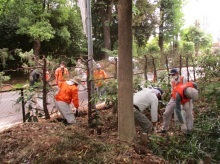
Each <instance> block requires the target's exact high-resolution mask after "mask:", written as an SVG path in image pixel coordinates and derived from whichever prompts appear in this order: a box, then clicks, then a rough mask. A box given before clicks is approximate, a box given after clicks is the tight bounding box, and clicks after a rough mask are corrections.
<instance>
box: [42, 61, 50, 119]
mask: <svg viewBox="0 0 220 164" xmlns="http://www.w3.org/2000/svg"><path fill="white" fill-rule="evenodd" d="M43 61H44V65H43V108H44V113H45V118H46V119H50V114H49V112H48V109H47V81H46V71H47V61H46V59H45V57H44V58H43Z"/></svg>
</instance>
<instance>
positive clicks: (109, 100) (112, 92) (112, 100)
mask: <svg viewBox="0 0 220 164" xmlns="http://www.w3.org/2000/svg"><path fill="white" fill-rule="evenodd" d="M104 87H105V88H106V90H105V94H104V95H103V96H104V98H105V103H106V105H112V106H113V107H112V108H113V113H116V111H117V108H118V81H117V80H111V81H108V82H107V83H105V85H104Z"/></svg>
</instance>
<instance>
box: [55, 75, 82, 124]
mask: <svg viewBox="0 0 220 164" xmlns="http://www.w3.org/2000/svg"><path fill="white" fill-rule="evenodd" d="M80 83H81V80H80V79H79V78H77V77H74V78H73V79H70V80H68V81H65V82H62V83H59V84H58V85H59V87H60V90H59V92H58V94H57V95H55V99H56V106H57V108H58V110H59V111H60V113H61V115H62V116H63V117H64V119H65V120H64V123H66V124H74V123H76V119H75V115H74V113H73V111H72V109H71V106H70V104H71V103H72V104H73V105H74V107H75V108H76V111H78V107H79V98H78V88H77V87H78V85H80Z"/></svg>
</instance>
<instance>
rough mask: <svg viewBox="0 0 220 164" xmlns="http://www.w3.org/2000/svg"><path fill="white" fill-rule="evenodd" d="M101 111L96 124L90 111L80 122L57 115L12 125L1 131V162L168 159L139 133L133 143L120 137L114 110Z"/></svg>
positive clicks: (136, 162)
mask: <svg viewBox="0 0 220 164" xmlns="http://www.w3.org/2000/svg"><path fill="white" fill-rule="evenodd" d="M99 115H100V116H101V117H100V120H101V122H100V124H99V126H98V127H95V128H92V127H90V128H89V127H88V118H87V115H84V116H83V115H82V116H80V117H77V124H76V125H68V126H65V125H64V124H63V123H62V122H58V121H57V120H56V119H55V118H56V117H57V116H55V117H54V118H51V119H50V120H44V119H42V120H40V121H39V122H38V123H24V124H20V125H16V126H14V127H11V128H9V129H7V130H5V131H3V132H1V133H0V163H3V164H4V163H15V164H17V163H44V164H45V163H46V164H50V163H51V164H52V163H53V164H56V163H57V164H58V163H59V164H61V163H62V164H65V163H71V164H72V163H132V164H142V163H148V164H151V163H152V164H154V163H155V164H163V163H167V162H166V161H165V160H164V159H162V158H160V157H158V156H155V155H154V154H153V153H152V152H151V151H150V150H149V149H148V147H147V144H146V146H143V145H142V144H141V142H140V138H139V136H138V137H137V139H136V140H135V142H132V143H126V142H123V141H120V140H119V139H118V133H117V121H116V118H114V117H112V116H111V115H110V110H100V111H99ZM137 132H138V131H137Z"/></svg>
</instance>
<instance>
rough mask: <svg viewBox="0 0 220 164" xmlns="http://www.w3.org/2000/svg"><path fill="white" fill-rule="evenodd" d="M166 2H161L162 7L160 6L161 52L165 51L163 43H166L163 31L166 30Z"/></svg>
mask: <svg viewBox="0 0 220 164" xmlns="http://www.w3.org/2000/svg"><path fill="white" fill-rule="evenodd" d="M163 3H164V2H163V1H161V5H160V13H161V17H160V22H161V24H160V26H159V40H158V45H159V47H160V51H163V41H164V35H163V29H164V4H163Z"/></svg>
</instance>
